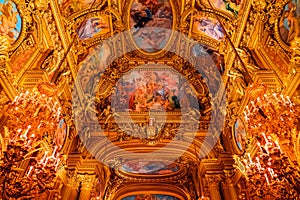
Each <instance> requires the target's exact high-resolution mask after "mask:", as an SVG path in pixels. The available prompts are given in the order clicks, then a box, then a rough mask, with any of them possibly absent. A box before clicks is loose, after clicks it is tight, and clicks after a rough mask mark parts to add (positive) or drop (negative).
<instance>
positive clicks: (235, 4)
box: [223, 0, 242, 16]
mask: <svg viewBox="0 0 300 200" xmlns="http://www.w3.org/2000/svg"><path fill="white" fill-rule="evenodd" d="M223 1H224V3H225V5H226V9H227V10H229V11H230V12H233V14H234V15H235V16H237V15H238V13H239V11H240V8H241V3H242V1H241V0H223Z"/></svg>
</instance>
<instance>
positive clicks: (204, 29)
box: [192, 16, 225, 40]
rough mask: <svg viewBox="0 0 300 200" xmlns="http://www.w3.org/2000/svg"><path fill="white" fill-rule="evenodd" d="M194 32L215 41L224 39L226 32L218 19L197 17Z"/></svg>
mask: <svg viewBox="0 0 300 200" xmlns="http://www.w3.org/2000/svg"><path fill="white" fill-rule="evenodd" d="M192 29H193V32H194V33H196V34H197V33H202V34H205V35H207V36H209V37H211V38H213V39H215V40H222V39H224V36H225V34H224V30H223V29H222V27H221V25H220V22H219V21H218V20H217V19H214V18H212V17H207V16H195V18H194V23H193V28H192Z"/></svg>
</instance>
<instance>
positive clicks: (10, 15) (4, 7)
mask: <svg viewBox="0 0 300 200" xmlns="http://www.w3.org/2000/svg"><path fill="white" fill-rule="evenodd" d="M21 25H22V21H21V17H20V14H19V12H18V10H17V7H16V4H15V3H13V2H12V1H7V0H0V35H1V36H3V35H6V36H8V38H9V40H10V42H11V43H13V42H14V41H16V40H17V39H18V37H19V35H20V32H21Z"/></svg>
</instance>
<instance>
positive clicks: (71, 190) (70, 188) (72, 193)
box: [62, 184, 78, 199]
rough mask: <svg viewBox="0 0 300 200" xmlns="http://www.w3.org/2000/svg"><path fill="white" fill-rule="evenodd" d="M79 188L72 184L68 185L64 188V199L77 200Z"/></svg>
mask: <svg viewBox="0 0 300 200" xmlns="http://www.w3.org/2000/svg"><path fill="white" fill-rule="evenodd" d="M76 189H77V188H76V187H74V185H72V184H67V185H65V186H64V188H63V194H62V199H76V198H77V195H78V192H77V190H76Z"/></svg>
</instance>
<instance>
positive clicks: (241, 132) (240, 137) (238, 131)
mask: <svg viewBox="0 0 300 200" xmlns="http://www.w3.org/2000/svg"><path fill="white" fill-rule="evenodd" d="M235 139H236V143H237V145H238V147H239V149H240V150H243V149H244V148H245V145H246V132H245V127H244V126H243V124H242V122H241V121H240V120H238V121H237V122H236V123H235Z"/></svg>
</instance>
